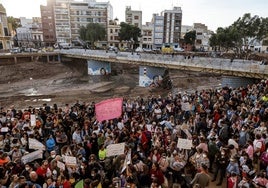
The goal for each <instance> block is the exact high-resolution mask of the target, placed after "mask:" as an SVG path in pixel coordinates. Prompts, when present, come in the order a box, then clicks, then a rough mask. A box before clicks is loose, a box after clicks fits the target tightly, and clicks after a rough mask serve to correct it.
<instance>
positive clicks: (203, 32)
mask: <svg viewBox="0 0 268 188" xmlns="http://www.w3.org/2000/svg"><path fill="white" fill-rule="evenodd" d="M193 29H194V30H195V31H196V40H195V48H196V49H198V50H200V51H207V50H209V38H210V36H211V31H209V30H208V27H207V26H206V25H205V24H202V23H194V27H193Z"/></svg>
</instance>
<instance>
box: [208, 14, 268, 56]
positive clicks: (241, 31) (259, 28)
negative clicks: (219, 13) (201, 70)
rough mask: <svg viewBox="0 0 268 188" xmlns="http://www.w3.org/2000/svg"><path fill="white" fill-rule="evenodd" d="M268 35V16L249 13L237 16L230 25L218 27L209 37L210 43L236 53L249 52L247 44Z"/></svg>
mask: <svg viewBox="0 0 268 188" xmlns="http://www.w3.org/2000/svg"><path fill="white" fill-rule="evenodd" d="M267 36H268V18H262V17H259V16H256V15H255V16H253V17H251V15H250V13H247V14H244V15H243V17H240V18H238V19H237V20H236V21H235V22H234V23H233V24H232V25H231V26H229V27H226V28H221V27H220V28H218V29H217V31H216V34H213V35H212V37H211V38H210V40H209V42H210V45H211V46H213V47H219V48H223V49H224V50H226V51H228V50H229V49H232V50H234V51H235V52H236V53H238V54H241V52H243V53H245V54H246V56H247V55H248V53H249V50H248V46H249V45H250V44H253V43H254V42H255V41H258V42H260V41H261V40H263V39H264V38H266V37H267Z"/></svg>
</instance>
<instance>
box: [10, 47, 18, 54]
mask: <svg viewBox="0 0 268 188" xmlns="http://www.w3.org/2000/svg"><path fill="white" fill-rule="evenodd" d="M10 53H12V54H17V53H21V49H20V48H19V47H15V48H11V49H10Z"/></svg>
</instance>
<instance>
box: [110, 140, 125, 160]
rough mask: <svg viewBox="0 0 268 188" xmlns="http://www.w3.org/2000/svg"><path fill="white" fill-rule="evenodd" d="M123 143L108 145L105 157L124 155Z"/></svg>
mask: <svg viewBox="0 0 268 188" xmlns="http://www.w3.org/2000/svg"><path fill="white" fill-rule="evenodd" d="M124 151H125V143H120V144H110V145H108V146H107V157H110V156H115V155H121V154H124Z"/></svg>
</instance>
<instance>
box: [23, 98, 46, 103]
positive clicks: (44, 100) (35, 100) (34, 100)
mask: <svg viewBox="0 0 268 188" xmlns="http://www.w3.org/2000/svg"><path fill="white" fill-rule="evenodd" d="M38 101H42V102H50V101H51V98H47V99H33V100H29V99H27V100H25V102H38Z"/></svg>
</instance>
